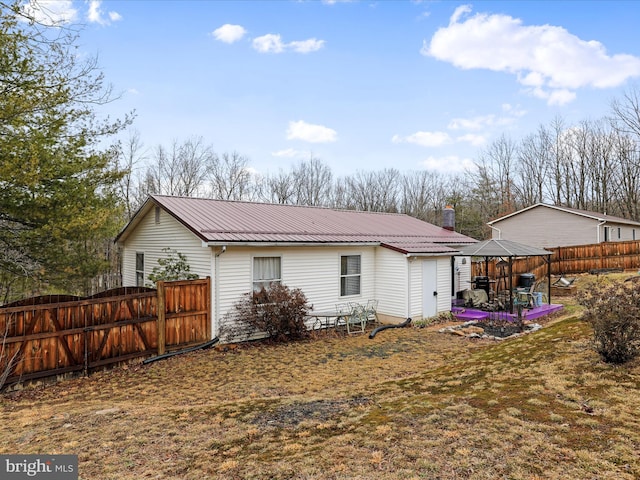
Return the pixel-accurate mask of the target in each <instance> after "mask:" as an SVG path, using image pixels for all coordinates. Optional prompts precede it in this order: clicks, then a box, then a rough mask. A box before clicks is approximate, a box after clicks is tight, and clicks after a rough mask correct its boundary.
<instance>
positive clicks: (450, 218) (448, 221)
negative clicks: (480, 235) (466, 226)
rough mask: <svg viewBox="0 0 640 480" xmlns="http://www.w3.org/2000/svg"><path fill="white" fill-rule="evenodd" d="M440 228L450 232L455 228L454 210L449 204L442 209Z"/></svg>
mask: <svg viewBox="0 0 640 480" xmlns="http://www.w3.org/2000/svg"><path fill="white" fill-rule="evenodd" d="M442 228H444V229H445V230H450V231H452V232H453V231H454V230H455V228H456V211H455V210H454V209H453V207H452V206H451V205H447V206H446V207H444V210H442Z"/></svg>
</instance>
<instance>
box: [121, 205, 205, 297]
mask: <svg viewBox="0 0 640 480" xmlns="http://www.w3.org/2000/svg"><path fill="white" fill-rule="evenodd" d="M157 219H158V220H159V222H156V220H157ZM163 248H172V249H174V250H177V251H178V252H180V253H182V254H183V255H185V256H186V257H187V263H188V264H189V267H190V271H191V273H195V274H196V275H198V276H199V277H201V278H205V277H207V276H212V275H213V273H212V271H211V249H209V248H207V247H203V246H202V242H201V241H200V239H198V238H197V237H196V236H195V235H194V234H193V233H191V232H190V231H189V230H187V229H186V228H185V227H184V226H183V225H182V224H180V223H179V222H178V221H177V220H175V219H174V218H173V217H172V216H171V215H169V214H167V213H166V212H165V211H164V210H161V211H160V214H159V216H157V214H156V211H155V209H151V210H150V211H149V213H148V214H147V215H146V216H145V217H144V218H143V219H142V220H141V221H140V224H139V225H138V226H137V228H136V229H135V230H134V231H132V232H131V234H130V235H129V237H128V238H127V240H126V242H125V244H124V247H123V249H122V285H123V286H133V285H136V253H143V254H144V273H145V279H144V283H145V285H146V284H147V283H149V280H148V276H149V274H150V273H151V272H152V271H153V268H154V267H157V266H158V259H159V258H164V257H166V253H165V252H163V251H162V249H163Z"/></svg>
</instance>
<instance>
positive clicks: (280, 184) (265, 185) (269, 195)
mask: <svg viewBox="0 0 640 480" xmlns="http://www.w3.org/2000/svg"><path fill="white" fill-rule="evenodd" d="M260 183H261V186H260V192H261V194H260V198H261V199H262V200H264V201H266V202H269V203H280V204H283V205H286V204H291V203H293V202H294V198H295V186H294V176H293V173H292V172H285V171H284V170H282V169H280V170H279V171H278V173H277V174H275V175H268V176H266V177H264V178H263V179H262V181H261V182H260Z"/></svg>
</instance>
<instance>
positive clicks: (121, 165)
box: [115, 130, 145, 221]
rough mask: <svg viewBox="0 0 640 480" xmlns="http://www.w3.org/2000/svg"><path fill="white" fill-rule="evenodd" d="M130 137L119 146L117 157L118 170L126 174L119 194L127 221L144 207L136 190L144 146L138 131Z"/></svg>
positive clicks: (120, 185) (134, 131) (132, 132)
mask: <svg viewBox="0 0 640 480" xmlns="http://www.w3.org/2000/svg"><path fill="white" fill-rule="evenodd" d="M128 133H129V136H128V138H127V139H126V140H125V141H124V143H122V144H120V145H119V149H118V154H117V156H116V157H115V162H116V168H117V169H118V170H120V171H123V172H124V175H123V177H122V179H121V180H120V184H119V186H118V190H119V192H118V193H119V194H120V196H121V198H122V201H123V202H124V208H125V215H126V219H127V221H128V220H131V218H132V217H133V214H134V213H135V211H136V210H137V209H138V208H139V207H140V206H141V205H142V202H144V198H140V196H139V195H138V194H137V193H138V192H137V188H136V168H137V166H138V164H139V163H140V162H142V161H143V160H144V159H145V153H144V150H143V149H144V144H143V143H142V140H141V139H140V132H139V131H138V130H129V132H128Z"/></svg>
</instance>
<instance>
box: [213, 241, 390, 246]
mask: <svg viewBox="0 0 640 480" xmlns="http://www.w3.org/2000/svg"><path fill="white" fill-rule="evenodd" d="M202 243H203V245H204V246H207V247H223V246H224V247H231V246H233V247H363V246H364V247H377V246H379V245H380V242H335V243H334V242H250V241H249V242H247V241H244V242H229V241H226V242H221V241H214V242H202Z"/></svg>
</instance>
